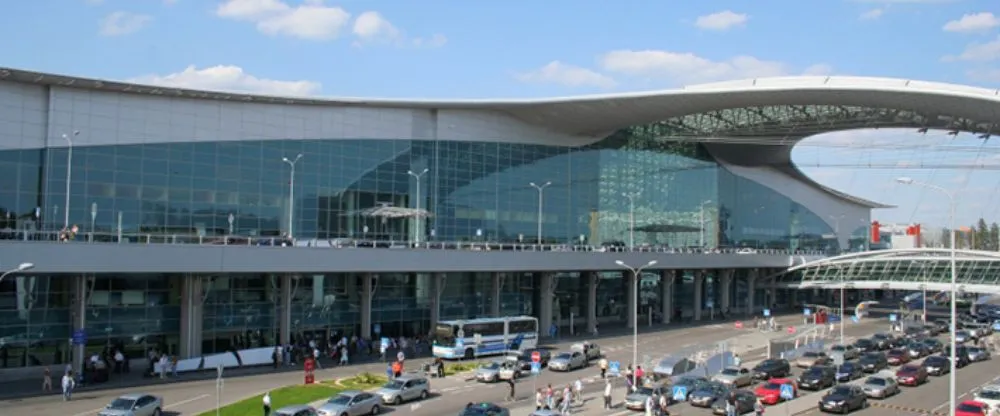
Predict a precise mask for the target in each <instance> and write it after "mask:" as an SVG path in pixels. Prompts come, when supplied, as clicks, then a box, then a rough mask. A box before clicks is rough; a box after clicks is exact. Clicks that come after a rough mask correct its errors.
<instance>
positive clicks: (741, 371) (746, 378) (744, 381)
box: [712, 367, 753, 387]
mask: <svg viewBox="0 0 1000 416" xmlns="http://www.w3.org/2000/svg"><path fill="white" fill-rule="evenodd" d="M712 380H714V381H718V382H720V383H722V384H725V385H729V386H733V387H745V386H749V385H750V384H753V374H751V373H750V370H748V369H746V368H740V367H727V368H724V369H723V370H722V372H720V373H719V374H717V375H716V376H715V377H712Z"/></svg>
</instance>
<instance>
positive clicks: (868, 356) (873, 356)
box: [861, 352, 882, 360]
mask: <svg viewBox="0 0 1000 416" xmlns="http://www.w3.org/2000/svg"><path fill="white" fill-rule="evenodd" d="M879 358H882V354H879V353H877V352H873V353H871V354H865V356H864V357H861V359H862V360H877V359H879Z"/></svg>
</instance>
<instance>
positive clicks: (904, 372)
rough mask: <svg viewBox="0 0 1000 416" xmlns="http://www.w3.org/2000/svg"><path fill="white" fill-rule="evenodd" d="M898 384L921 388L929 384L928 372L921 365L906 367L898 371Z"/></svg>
mask: <svg viewBox="0 0 1000 416" xmlns="http://www.w3.org/2000/svg"><path fill="white" fill-rule="evenodd" d="M896 382H898V383H899V384H902V385H904V386H913V387H916V386H919V385H921V384H924V383H926V382H927V370H926V369H924V368H923V367H921V366H919V365H904V366H902V367H901V368H900V369H899V371H896Z"/></svg>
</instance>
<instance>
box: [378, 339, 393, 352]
mask: <svg viewBox="0 0 1000 416" xmlns="http://www.w3.org/2000/svg"><path fill="white" fill-rule="evenodd" d="M389 344H390V341H389V337H382V339H381V341H380V342H379V352H381V353H383V354H385V351H386V350H388V349H389Z"/></svg>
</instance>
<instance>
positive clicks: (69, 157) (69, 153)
mask: <svg viewBox="0 0 1000 416" xmlns="http://www.w3.org/2000/svg"><path fill="white" fill-rule="evenodd" d="M79 135H80V130H73V134H72V135H69V134H65V133H63V135H62V138H63V140H66V201H65V202H64V203H63V228H64V229H68V228H69V192H70V184H71V183H72V182H73V138H74V137H76V136H79Z"/></svg>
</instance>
